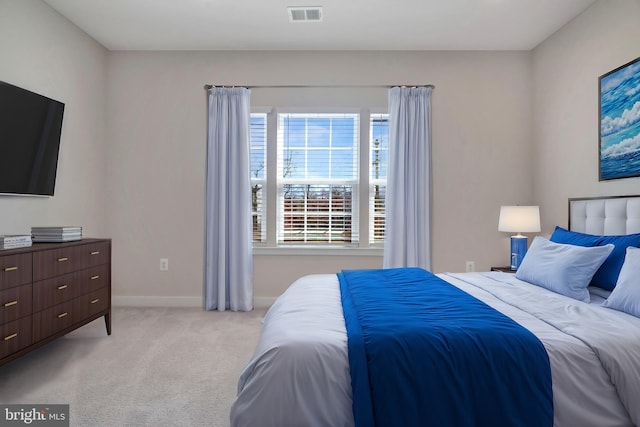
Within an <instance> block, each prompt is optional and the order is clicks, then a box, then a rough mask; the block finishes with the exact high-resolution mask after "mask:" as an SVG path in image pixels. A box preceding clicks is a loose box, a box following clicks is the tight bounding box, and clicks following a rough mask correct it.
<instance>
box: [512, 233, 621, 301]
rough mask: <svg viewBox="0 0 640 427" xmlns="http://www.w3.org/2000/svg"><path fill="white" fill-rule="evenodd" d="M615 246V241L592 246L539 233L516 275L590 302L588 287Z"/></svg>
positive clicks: (521, 278) (535, 283)
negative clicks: (613, 243) (559, 241)
mask: <svg viewBox="0 0 640 427" xmlns="http://www.w3.org/2000/svg"><path fill="white" fill-rule="evenodd" d="M613 247H614V246H613V245H612V244H608V245H604V246H593V247H585V246H576V245H565V244H562V243H554V242H551V241H549V240H547V239H545V238H544V237H541V236H536V237H535V238H534V239H533V243H531V247H529V250H528V251H527V254H526V255H525V256H524V258H523V259H522V263H521V264H520V267H519V268H518V271H517V272H516V278H517V279H520V280H524V281H526V282H529V283H531V284H534V285H537V286H540V287H543V288H547V289H549V290H551V291H554V292H556V293H559V294H562V295H565V296H567V297H570V298H574V299H577V300H579V301H584V302H589V300H590V299H589V291H588V290H587V286H589V282H590V281H591V278H592V277H593V275H594V273H595V272H596V270H598V268H600V266H601V265H602V263H603V262H604V260H605V259H607V257H608V256H609V254H610V253H611V251H612V250H613Z"/></svg>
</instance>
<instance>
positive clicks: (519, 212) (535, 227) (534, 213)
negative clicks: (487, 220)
mask: <svg viewBox="0 0 640 427" xmlns="http://www.w3.org/2000/svg"><path fill="white" fill-rule="evenodd" d="M498 231H507V232H515V233H535V232H539V231H540V208H539V207H538V206H501V207H500V219H499V220H498Z"/></svg>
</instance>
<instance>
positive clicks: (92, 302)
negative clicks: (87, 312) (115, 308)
mask: <svg viewBox="0 0 640 427" xmlns="http://www.w3.org/2000/svg"><path fill="white" fill-rule="evenodd" d="M98 301H100V298H96V299H94V300H93V301H91V304H95V303H97V302H98Z"/></svg>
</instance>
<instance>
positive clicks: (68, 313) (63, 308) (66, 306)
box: [33, 300, 78, 341]
mask: <svg viewBox="0 0 640 427" xmlns="http://www.w3.org/2000/svg"><path fill="white" fill-rule="evenodd" d="M74 301H76V300H72V301H67V302H64V303H62V304H58V305H56V306H54V307H51V308H48V309H46V310H43V311H40V312H38V313H34V314H33V340H34V341H40V340H41V339H44V338H46V337H48V336H49V335H53V334H55V333H56V332H58V331H61V330H63V329H65V328H68V327H69V326H71V325H73V324H74V323H75V322H76V321H77V320H78V316H77V310H76V309H75V307H74Z"/></svg>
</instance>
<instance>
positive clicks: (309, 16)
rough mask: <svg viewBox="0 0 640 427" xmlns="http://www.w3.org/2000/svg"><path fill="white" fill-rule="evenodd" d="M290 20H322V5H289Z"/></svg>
mask: <svg viewBox="0 0 640 427" xmlns="http://www.w3.org/2000/svg"><path fill="white" fill-rule="evenodd" d="M287 10H288V11H289V21H290V22H321V21H322V7H320V6H306V7H288V8H287Z"/></svg>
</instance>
